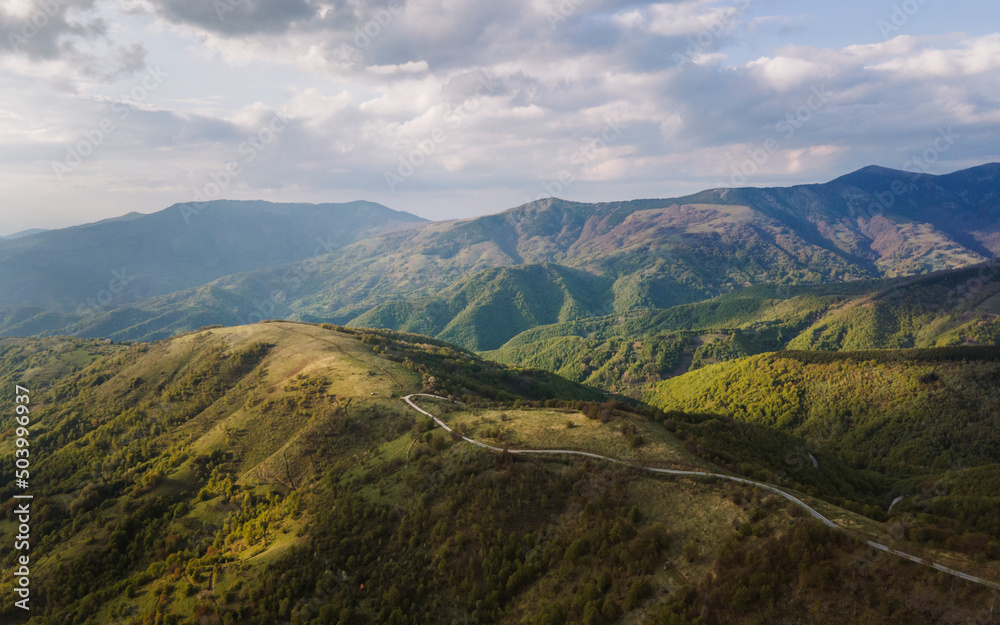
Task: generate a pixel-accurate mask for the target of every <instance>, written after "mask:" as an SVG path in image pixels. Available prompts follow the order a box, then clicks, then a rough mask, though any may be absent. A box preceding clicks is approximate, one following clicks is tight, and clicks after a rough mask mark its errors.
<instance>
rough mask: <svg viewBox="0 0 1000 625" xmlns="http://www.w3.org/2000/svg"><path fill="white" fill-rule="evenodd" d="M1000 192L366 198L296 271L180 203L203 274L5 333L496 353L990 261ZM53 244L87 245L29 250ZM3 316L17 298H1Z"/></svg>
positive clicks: (837, 187)
mask: <svg viewBox="0 0 1000 625" xmlns="http://www.w3.org/2000/svg"><path fill="white" fill-rule="evenodd" d="M998 188H1000V165H998V164H989V165H983V166H980V167H976V168H972V169H969V170H965V171H961V172H955V173H953V174H948V175H944V176H932V175H926V174H923V175H916V174H912V173H908V172H902V171H895V170H889V169H885V168H879V167H868V168H864V169H861V170H859V171H857V172H854V173H852V174H848V175H847V176H843V177H840V178H837V179H836V180H833V181H831V182H829V183H825V184H813V185H799V186H794V187H789V188H771V189H757V188H742V189H713V190H708V191H704V192H701V193H698V194H694V195H691V196H687V197H683V198H674V199H649V200H634V201H628V202H604V203H598V204H584V203H578V202H568V201H565V200H560V199H556V198H550V199H546V200H540V201H536V202H532V203H529V204H525V205H523V206H519V207H516V208H512V209H510V210H507V211H505V212H503V213H499V214H495V215H488V216H485V217H478V218H473V219H463V220H454V221H446V222H423V221H422V220H420V219H419V218H416V217H413V216H406V215H405V214H403V213H395V212H393V211H390V209H387V208H385V207H381V206H380V205H372V204H368V203H357V205H361V206H366V207H368V208H369V209H371V211H374V213H377V214H378V215H380V216H381V217H380V218H379V219H381V220H383V221H385V223H383V221H379V219H376V220H375V223H370V222H366V223H365V224H361V225H359V226H358V227H357V228H355V229H349V232H350V235H349V236H345V237H343V238H342V239H338V242H341V241H342V244H339V245H335V246H329V248H322V247H321V248H318V249H317V248H316V246H315V241H316V238H315V234H316V233H317V232H324V228H325V227H326V226H325V225H324V224H320V223H319V222H318V221H309V220H303V222H302V223H301V226H300V229H299V230H298V231H297V234H296V235H295V236H301V237H302V238H300V239H298V242H299V243H300V246H301V242H302V241H305V244H306V247H309V246H311V247H312V248H313V249H312V250H307V249H298V248H297V249H298V251H299V252H300V255H298V256H295V255H294V254H291V253H288V254H287V256H288V257H289V258H287V260H280V259H279V258H278V257H279V256H281V254H278V253H274V252H273V250H271V249H270V247H269V246H268V245H266V244H264V243H261V242H260V241H261V239H260V238H258V239H255V240H251V239H252V237H250V238H248V236H247V235H245V234H243V233H242V228H243V226H244V225H245V224H241V223H239V221H240V220H238V219H237V218H235V217H234V216H233V213H232V212H230V213H228V214H227V213H225V211H222V210H219V211H215V212H213V211H204V212H202V211H201V210H200V208H199V207H198V206H197V205H179V208H177V207H175V209H174V210H175V212H174V214H173V215H172V216H171V219H172V220H173V224H174V227H177V225H176V224H182V223H183V222H184V219H182V217H185V216H186V217H187V218H188V219H189V220H190V221H191V223H192V225H195V224H197V225H198V227H199V228H202V232H204V235H203V237H202V239H200V244H199V246H198V251H199V253H200V254H205V253H206V250H210V249H211V250H217V251H215V252H214V254H210V256H211V257H210V258H208V259H207V260H205V259H203V258H202V257H201V256H197V257H198V258H199V259H201V260H202V262H201V263H200V264H198V266H197V267H192V265H193V264H194V263H193V262H192V263H187V264H185V263H183V262H174V263H173V264H172V265H170V266H171V271H172V273H171V274H170V275H161V274H163V273H165V272H163V271H162V270H161V271H159V272H157V271H155V267H153V266H152V265H150V266H149V267H148V269H149V271H148V272H147V273H148V275H147V276H146V277H145V278H144V279H143V280H135V281H133V282H132V283H131V284H130V285H129V288H128V289H127V294H123V295H121V296H119V297H116V298H115V299H114V301H113V302H112V303H111V304H110V305H102V306H101V307H99V308H95V309H94V310H91V311H89V312H90V314H89V315H88V316H87V319H86V320H84V321H83V322H82V323H81V320H80V319H78V318H74V317H73V314H74V309H73V308H72V306H71V305H67V302H66V301H50V300H46V299H45V297H37V296H36V297H29V298H24V299H22V300H20V301H19V302H18V304H19V306H20V307H19V308H16V309H12V310H7V311H5V314H6V318H7V319H10V320H12V322H11V323H3V324H2V325H0V334H5V335H10V334H11V333H17V332H25V331H29V330H30V331H32V332H36V333H53V332H59V331H60V329H65V328H67V327H69V328H72V329H73V330H74V332H76V333H78V334H80V335H83V336H113V337H115V338H126V339H151V338H162V337H164V336H168V335H170V334H172V333H175V332H179V331H184V330H189V329H192V328H195V327H199V326H198V325H194V324H196V323H197V324H199V325H209V324H215V323H218V324H234V323H246V322H252V321H254V320H259V319H268V318H288V319H297V320H302V321H310V322H318V321H330V322H334V323H338V324H351V325H373V326H384V327H388V328H390V329H406V330H409V331H414V332H420V333H424V334H429V335H433V336H438V337H440V338H443V339H446V340H451V341H455V342H456V343H459V344H461V345H463V346H465V347H467V348H470V349H477V350H489V349H496V348H499V347H500V346H502V345H503V344H504V343H506V342H507V341H508V340H510V339H511V338H513V337H514V336H516V335H517V334H519V333H521V332H524V331H526V330H529V329H531V328H532V327H536V326H540V325H546V324H551V323H557V322H567V321H571V320H573V319H582V318H587V317H594V316H599V315H606V314H610V313H618V314H621V313H626V312H628V311H634V310H641V309H649V308H657V309H667V308H671V307H674V306H678V305H683V304H688V303H694V302H699V301H703V300H706V299H709V298H711V297H716V296H719V295H722V294H725V293H729V292H732V291H735V290H739V289H742V288H745V287H747V286H751V285H755V284H762V283H782V284H799V283H806V284H818V283H833V282H851V281H857V280H872V279H879V278H893V277H897V276H908V275H920V274H926V273H930V272H935V271H944V270H953V269H958V268H962V267H967V266H971V265H976V264H980V263H984V262H988V261H991V260H993V259H995V258H996V257H997V255H998V253H1000V195H998V191H997V189H998ZM223 204H225V203H223ZM251 204H252V203H251ZM271 206H275V205H271ZM272 210H273V209H272ZM312 210H318V209H312ZM371 211H370V212H371ZM167 212H170V211H169V210H168V211H164V212H162V213H167ZM182 213H183V214H182ZM374 213H373V214H374ZM158 215H159V213H158ZM244 221H246V220H244ZM279 221H280V219H279ZM142 223H145V220H144V219H136V220H131V221H128V222H126V223H125V224H105V225H104V226H102V227H103V228H105V229H107V228H112V229H113V228H129V227H135V224H142ZM337 226H338V227H339V226H340V224H339V223H338V224H337ZM105 231H106V232H107V230H105ZM50 237H69V238H70V239H71V240H72V239H74V237H76V235H75V234H67V231H56V233H50V234H48V235H44V237H31V238H30V240H31V241H37V240H38V239H39V238H42V239H43V240H49V238H50ZM293 240H294V239H293ZM186 241H188V243H189V244H190V239H186ZM14 243H15V242H7V241H4V242H0V269H3V268H5V267H6V266H9V265H10V264H11V263H10V262H9V258H11V255H10V254H9V252H8V250H9V249H12V248H14V247H16V246H15V245H14ZM286 243H287V241H286ZM77 244H79V243H77ZM133 244H134V243H133ZM94 245H96V243H94ZM295 247H296V246H295V245H283V246H282V245H279V246H277V249H281V250H288V249H290V248H295ZM36 251H37V250H36ZM310 251H311V252H312V253H311V254H310ZM317 254H320V255H318V256H317ZM25 255H27V256H30V254H28V253H27V252H25ZM37 257H38V256H37V254H36V255H34V256H32V258H34V259H35V260H37ZM21 258H22V259H23V258H24V256H22V257H21ZM304 258H308V259H309V262H308V265H307V266H304V265H303V264H302V261H303V259H304ZM118 259H120V260H124V259H123V258H121V256H119V257H118ZM4 263H7V265H5V264H4ZM105 265H106V266H108V267H114V265H113V264H110V263H105ZM123 266H125V265H124V264H123ZM126 269H127V270H128V271H130V272H134V270H132V269H129V268H128V267H127V266H126ZM60 272H62V273H69V274H72V272H69V271H67V270H66V268H65V267H64V266H59V267H48V268H43V269H42V270H39V271H37V272H35V273H34V274H33V277H34V279H35V280H36V281H38V280H41V282H42V283H44V284H46V285H52V284H58V282H59V280H60V278H61V276H62V273H60ZM15 275H17V274H15ZM42 276H44V277H42ZM74 277H76V276H74ZM100 277H101V278H102V279H103V281H104V282H107V281H108V279H109V278H110V277H111V276H109V275H107V274H106V275H104V276H100ZM75 282H79V283H83V279H82V278H80V279H79V280H75ZM89 284H91V285H93V284H95V282H94V280H93V278H90V282H89ZM96 284H97V285H98V286H97V288H100V283H99V282H97V283H96ZM22 286H23V285H22ZM88 288H89V289H90V293H93V292H94V288H95V287H94V286H90V287H88ZM24 290H26V291H29V292H30V291H31V290H32V289H31V288H25V289H24ZM57 290H58V291H59V292H60V293H62V292H63V291H62V290H60V289H57ZM87 296H88V295H87V294H83V297H87ZM63 299H64V300H65V299H66V298H63ZM73 301H77V302H79V301H80V300H79V298H77V299H76V300H73V299H72V298H70V302H73ZM2 304H8V305H11V304H14V302H12V301H11V299H10V298H8V299H6V300H5V299H4V298H3V297H2V294H0V305H2ZM60 315H62V316H60ZM67 315H68V316H67Z"/></svg>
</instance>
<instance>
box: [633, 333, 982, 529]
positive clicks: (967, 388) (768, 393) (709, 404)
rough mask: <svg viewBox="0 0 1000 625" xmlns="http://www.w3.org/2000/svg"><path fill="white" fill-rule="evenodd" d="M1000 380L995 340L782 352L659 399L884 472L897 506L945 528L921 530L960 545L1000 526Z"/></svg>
mask: <svg viewBox="0 0 1000 625" xmlns="http://www.w3.org/2000/svg"><path fill="white" fill-rule="evenodd" d="M998 385H1000V348H996V347H979V348H971V347H956V348H943V349H922V350H901V351H892V350H888V351H882V350H879V351H868V352H842V353H824V352H780V353H776V354H764V355H759V356H753V357H749V358H743V359H740V360H736V361H733V362H727V363H722V364H718V365H712V366H708V367H705V368H703V369H700V370H698V371H695V372H692V373H688V374H686V375H683V376H680V377H677V378H673V379H670V380H666V381H664V382H661V383H659V384H658V385H657V386H656V389H655V391H653V392H651V393H650V395H649V401H650V402H651V403H652V404H654V405H656V406H659V407H661V408H663V409H667V410H681V411H688V412H703V413H709V414H718V415H726V416H728V417H730V418H733V419H736V420H737V421H740V422H745V423H749V424H757V425H761V426H767V427H773V428H777V429H779V430H781V431H784V432H788V433H790V434H793V435H795V436H799V437H802V438H804V439H806V440H808V441H810V445H813V446H815V447H816V448H818V449H822V450H826V451H828V452H830V453H832V454H834V455H836V456H837V457H838V458H841V459H843V460H844V461H845V462H846V463H848V464H849V465H851V466H854V467H856V468H864V469H866V470H872V471H875V472H877V473H879V474H881V475H883V476H886V477H887V478H888V479H889V480H890V481H891V483H893V484H894V485H895V486H894V489H895V490H894V491H893V494H894V495H895V496H901V497H904V499H903V500H902V501H901V502H900V506H898V507H897V508H896V510H897V511H901V512H909V513H912V514H913V515H914V517H915V518H920V519H921V522H923V523H927V524H929V525H931V526H933V527H935V528H936V529H934V530H933V531H932V532H929V533H927V534H922V533H920V534H919V535H921V536H923V537H924V538H925V539H926V540H933V541H937V542H938V543H942V544H948V541H949V540H950V541H952V542H951V543H950V544H951V545H952V546H954V544H955V541H956V539H955V535H956V532H957V533H958V534H962V533H963V532H966V533H976V532H980V533H983V534H988V535H991V536H994V537H996V536H998V532H1000V517H998V515H997V514H996V511H997V507H996V506H997V499H996V496H995V493H994V492H992V491H991V490H990V489H991V486H990V484H994V483H995V482H996V479H997V476H998V475H1000V474H998V473H997V471H998V468H1000V455H998V450H1000V439H998V434H997V432H1000V421H998V419H1000V405H998V399H997V398H998V397H1000V386H998ZM974 475H975V476H977V477H976V478H973V476H974ZM977 483H978V484H979V485H980V486H975V485H974V484H977ZM953 484H964V487H963V488H961V489H958V488H957V487H956V490H953V489H952V485H953Z"/></svg>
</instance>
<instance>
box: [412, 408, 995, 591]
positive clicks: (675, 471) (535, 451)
mask: <svg viewBox="0 0 1000 625" xmlns="http://www.w3.org/2000/svg"><path fill="white" fill-rule="evenodd" d="M412 397H430V398H433V399H441V400H444V401H451V400H449V399H448V398H447V397H440V396H438V395H429V394H427V393H414V394H412V395H407V396H406V397H404V398H403V401H405V402H406V403H407V404H409V406H410V407H411V408H413V409H414V410H416V411H417V412H419V413H421V414H424V415H426V416H428V417H430V418H431V419H434V422H435V423H437V424H438V425H439V426H441V427H442V428H443V429H444V430H445V431H447V432H454V430H452V429H451V428H450V427H448V425H447V424H446V423H445V422H444V421H442V420H441V419H439V418H437V417H436V416H434V415H432V414H431V413H429V412H427V411H426V410H424V409H423V408H421V407H420V406H418V405H416V404H415V403H414V402H413V400H412V399H411V398H412ZM459 436H461V438H462V440H463V441H465V442H466V443H469V444H471V445H476V446H477V447H482V448H483V449H488V450H490V451H495V452H505V451H506V452H507V453H510V454H557V455H564V456H585V457H587V458H596V459H598V460H606V461H608V462H613V463H615V464H620V465H623V466H627V467H631V468H635V469H641V470H644V471H649V472H651V473H661V474H667V475H687V476H696V477H714V478H718V479H721V480H729V481H730V482H739V483H740V484H747V485H748V486H756V487H757V488H761V489H764V490H767V491H770V492H772V493H775V494H776V495H780V496H782V497H784V498H785V499H787V500H788V501H790V502H792V503H794V504H795V505H797V506H799V507H800V508H802V509H803V510H805V511H806V512H808V513H809V514H810V515H812V517H813V518H815V519H817V520H818V521H819V522H820V523H822V524H823V525H826V526H827V527H830V528H833V529H838V530H842V531H845V532H846V531H848V530H847V529H846V528H843V527H841V526H839V525H837V524H836V523H834V522H833V521H831V520H830V519H828V518H826V517H825V516H823V515H822V514H820V513H819V512H818V511H817V510H815V509H814V508H812V507H811V506H809V505H808V504H806V503H805V502H804V501H802V500H801V499H799V498H798V497H796V496H794V495H792V494H790V493H786V492H785V491H783V490H781V489H780V488H778V487H777V486H773V485H771V484H767V483H764V482H757V481H755V480H748V479H746V478H742V477H734V476H732V475H723V474H722V473H708V472H706V471H684V470H680V469H660V468H657V467H645V466H641V465H634V464H631V463H629V462H623V461H621V460H618V459H617V458H612V457H610V456H602V455H601V454H595V453H591V452H588V451H574V450H571V449H504V448H502V447H494V446H493V445H487V444H486V443H482V442H480V441H477V440H474V439H471V438H469V437H467V436H462V435H459ZM864 542H865V544H866V545H868V546H869V547H873V548H875V549H878V550H879V551H884V552H886V553H891V554H892V555H894V556H899V557H900V558H905V559H907V560H910V561H911V562H916V563H917V564H923V565H924V566H929V567H931V568H932V569H935V570H937V571H941V572H942V573H947V574H948V575H953V576H955V577H958V578H960V579H964V580H966V581H969V582H972V583H974V584H980V585H982V586H986V587H988V588H993V589H994V590H1000V584H997V583H995V582H991V581H988V580H985V579H982V578H980V577H975V576H973V575H969V574H967V573H963V572H961V571H956V570H955V569H951V568H948V567H946V566H944V565H942V564H937V563H935V562H930V561H929V560H925V559H923V558H918V557H917V556H914V555H911V554H908V553H904V552H902V551H898V550H896V549H892V548H891V547H887V546H886V545H883V544H881V543H877V542H875V541H873V540H865V541H864Z"/></svg>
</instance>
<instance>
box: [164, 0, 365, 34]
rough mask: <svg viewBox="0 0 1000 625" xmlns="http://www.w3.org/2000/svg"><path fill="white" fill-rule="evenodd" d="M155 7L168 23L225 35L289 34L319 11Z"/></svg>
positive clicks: (259, 1)
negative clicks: (296, 25) (297, 25)
mask: <svg viewBox="0 0 1000 625" xmlns="http://www.w3.org/2000/svg"><path fill="white" fill-rule="evenodd" d="M152 4H153V6H154V7H155V10H156V12H157V14H159V15H160V16H161V17H163V18H164V19H166V20H168V21H171V22H174V23H179V24H186V25H189V26H196V27H198V28H202V29H204V30H206V31H208V32H213V33H218V34H222V35H226V36H242V35H249V34H273V33H282V32H286V31H287V30H288V29H289V28H291V27H292V25H293V24H296V23H302V22H305V21H306V20H310V19H312V18H313V17H316V16H317V9H318V6H317V3H312V2H309V1H308V0H213V1H212V2H206V1H205V0H155V1H154V2H152ZM335 4H340V5H341V6H343V5H344V4H345V3H344V2H339V3H335Z"/></svg>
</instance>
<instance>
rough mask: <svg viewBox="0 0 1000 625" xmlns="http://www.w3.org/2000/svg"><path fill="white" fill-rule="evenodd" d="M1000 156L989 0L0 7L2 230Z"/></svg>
mask: <svg viewBox="0 0 1000 625" xmlns="http://www.w3.org/2000/svg"><path fill="white" fill-rule="evenodd" d="M997 161H1000V3H997V2H996V0H958V1H955V2H947V3H946V2H944V1H943V0H842V1H841V2H836V3H834V2H826V1H824V2H817V1H814V0H798V1H795V2H793V1H791V0H732V1H721V2H720V1H713V0H675V1H668V2H636V1H626V0H507V1H505V2H484V1H483V0H0V235H3V234H10V233H14V232H18V231H22V230H26V229H30V228H59V227H66V226H70V225H75V224H80V223H87V222H92V221H96V220H100V219H105V218H110V217H115V216H118V215H123V214H126V213H129V212H132V211H138V212H143V213H148V212H153V211H156V210H161V209H163V208H166V207H168V206H170V205H172V204H175V203H180V202H191V201H205V200H210V199H217V198H229V199H264V200H270V201H275V202H346V201H353V200H358V199H365V200H370V201H375V202H380V203H382V204H385V205H386V206H389V207H391V208H394V209H397V210H404V211H408V212H411V213H414V214H417V215H420V216H422V217H426V218H428V219H453V218H461V217H470V216H475V215H482V214H487V213H495V212H499V211H502V210H505V209H507V208H511V207H514V206H518V205H520V204H523V203H526V202H529V201H532V200H535V199H539V198H543V197H550V196H555V197H561V198H564V199H569V200H577V201H605V200H628V199H635V198H663V197H676V196H680V195H683V194H686V193H693V192H696V191H699V190H702V189H706V188H714V187H720V186H775V185H781V186H784V185H790V184H799V183H813V182H826V181H829V180H832V179H834V178H836V177H838V176H840V175H843V174H846V173H849V172H851V171H854V170H856V169H859V168H861V167H864V166H866V165H871V164H875V165H881V166H884V167H891V168H895V169H906V170H909V171H921V172H927V173H932V174H940V173H949V172H951V171H956V170H959V169H964V168H966V167H971V166H975V165H980V164H983V163H988V162H997Z"/></svg>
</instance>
